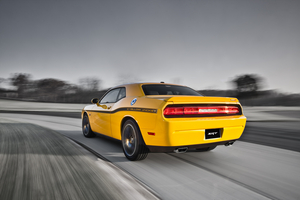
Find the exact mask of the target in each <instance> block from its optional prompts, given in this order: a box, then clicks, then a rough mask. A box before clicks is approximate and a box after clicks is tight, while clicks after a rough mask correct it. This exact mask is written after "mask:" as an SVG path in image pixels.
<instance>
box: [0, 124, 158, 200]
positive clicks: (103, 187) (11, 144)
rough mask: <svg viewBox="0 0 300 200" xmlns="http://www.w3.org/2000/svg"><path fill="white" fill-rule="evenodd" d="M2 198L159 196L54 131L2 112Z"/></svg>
mask: <svg viewBox="0 0 300 200" xmlns="http://www.w3.org/2000/svg"><path fill="white" fill-rule="evenodd" d="M0 199H1V200H20V199H22V200H31V199H49V200H53V199H55V200H60V199H61V200H66V199H72V200H76V199H78V200H82V199H95V200H96V199H107V200H109V199H120V200H123V199H130V200H131V199H136V200H140V199H157V198H156V197H155V196H154V195H152V194H151V193H150V192H149V191H147V190H146V189H145V188H144V187H142V186H141V185H140V184H139V183H138V182H137V181H136V180H135V179H133V178H132V177H131V176H129V175H128V174H126V173H124V172H122V171H121V170H119V169H117V168H115V167H114V166H113V165H111V164H110V163H107V162H104V161H102V160H98V159H97V158H96V157H95V156H93V154H91V153H90V152H88V151H86V150H85V149H83V148H82V147H80V146H78V145H76V144H75V143H74V142H71V141H70V140H69V139H67V138H66V137H64V136H62V135H61V134H59V133H57V132H56V131H53V130H50V129H46V128H43V127H41V126H37V125H33V124H28V123H16V122H12V121H9V120H7V119H1V118H0Z"/></svg>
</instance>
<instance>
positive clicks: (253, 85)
mask: <svg viewBox="0 0 300 200" xmlns="http://www.w3.org/2000/svg"><path fill="white" fill-rule="evenodd" d="M262 80H263V79H262V78H261V77H259V76H258V75H255V74H245V75H240V76H238V77H236V78H235V79H233V80H232V82H233V83H234V84H235V86H236V90H237V93H238V96H240V97H244V96H250V95H256V92H257V91H258V90H259V89H261V82H262Z"/></svg>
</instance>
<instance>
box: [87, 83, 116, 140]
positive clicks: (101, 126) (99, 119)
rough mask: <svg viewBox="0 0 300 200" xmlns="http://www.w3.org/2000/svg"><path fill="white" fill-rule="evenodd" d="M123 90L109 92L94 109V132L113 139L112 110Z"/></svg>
mask: <svg viewBox="0 0 300 200" xmlns="http://www.w3.org/2000/svg"><path fill="white" fill-rule="evenodd" d="M120 90H121V88H116V89H113V90H111V91H109V92H107V93H106V94H105V95H104V96H103V98H102V99H100V100H99V102H98V103H97V104H96V105H95V106H94V108H93V111H94V112H93V129H94V130H93V131H95V132H97V133H100V134H103V135H107V136H110V137H112V133H111V111H112V110H111V109H112V107H113V105H114V104H115V103H116V102H117V100H118V98H119V93H120Z"/></svg>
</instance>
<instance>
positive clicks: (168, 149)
mask: <svg viewBox="0 0 300 200" xmlns="http://www.w3.org/2000/svg"><path fill="white" fill-rule="evenodd" d="M231 141H233V142H234V141H235V140H226V141H222V142H215V143H209V144H195V145H184V146H171V147H170V146H167V147H164V146H148V145H147V147H148V149H149V150H150V153H172V152H174V150H175V149H177V148H183V147H188V150H191V149H201V148H207V147H212V146H217V145H224V144H226V143H228V142H231Z"/></svg>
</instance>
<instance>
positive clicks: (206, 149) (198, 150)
mask: <svg viewBox="0 0 300 200" xmlns="http://www.w3.org/2000/svg"><path fill="white" fill-rule="evenodd" d="M216 147H217V146H212V147H206V148H200V149H196V151H197V152H205V151H211V150H213V149H215V148H216Z"/></svg>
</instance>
